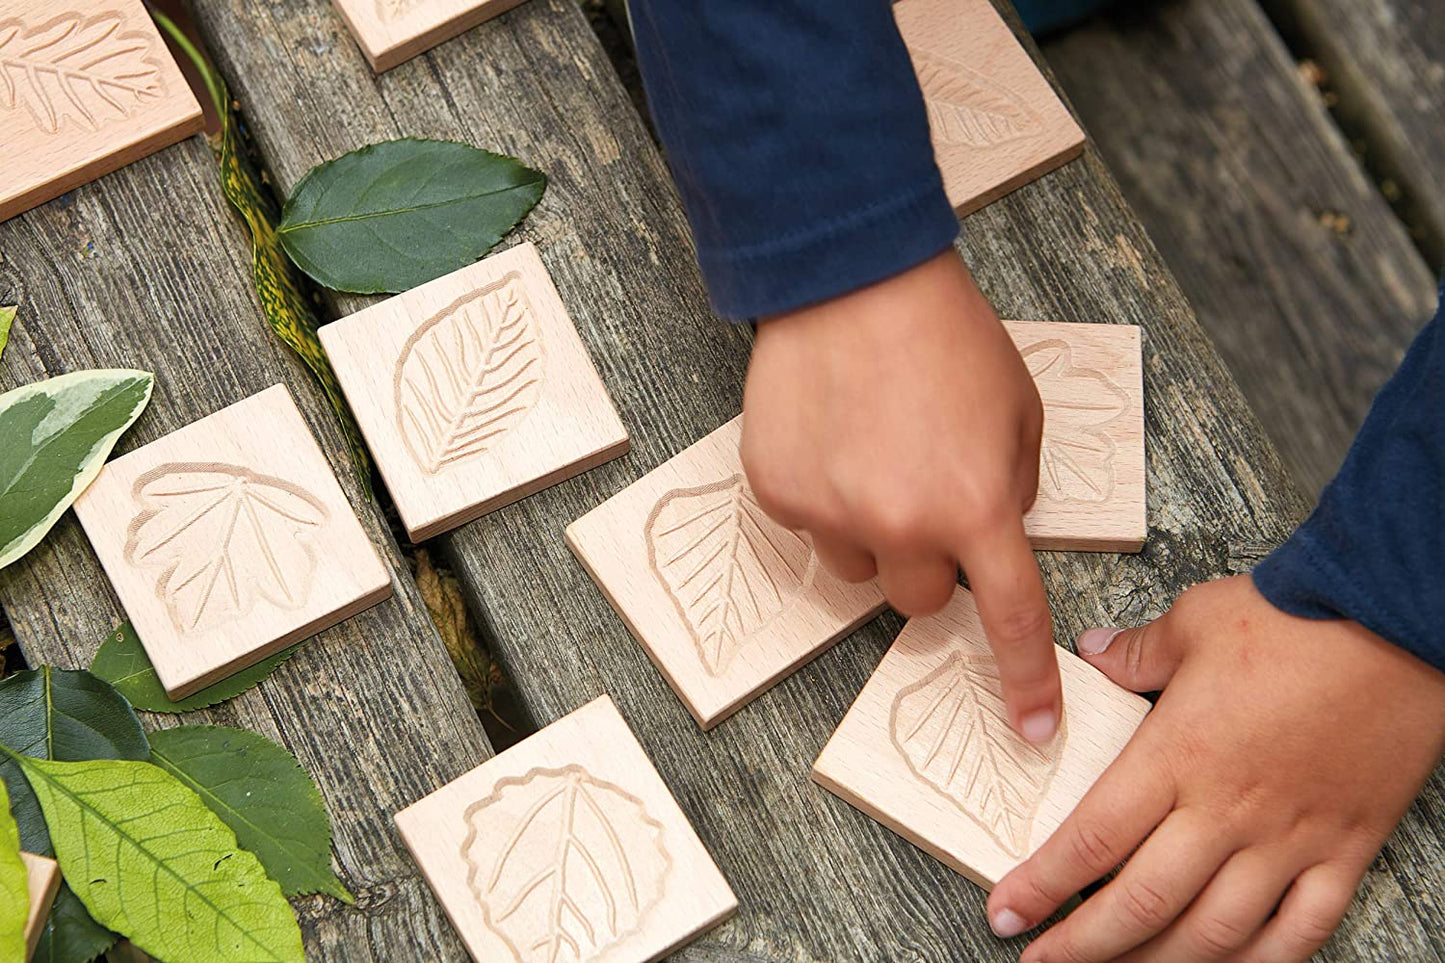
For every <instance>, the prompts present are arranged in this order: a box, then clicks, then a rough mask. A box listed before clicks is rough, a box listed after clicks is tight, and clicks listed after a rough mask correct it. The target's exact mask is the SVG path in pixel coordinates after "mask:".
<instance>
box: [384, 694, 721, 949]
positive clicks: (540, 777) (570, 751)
mask: <svg viewBox="0 0 1445 963" xmlns="http://www.w3.org/2000/svg"><path fill="white" fill-rule="evenodd" d="M396 824H397V828H398V829H399V830H400V832H401V837H402V840H403V841H404V842H405V843H406V846H407V848H408V849H409V850H410V851H411V854H412V857H413V858H414V859H415V860H416V863H417V865H418V867H420V869H421V871H422V875H423V876H425V877H426V879H427V882H428V883H429V884H430V886H431V887H432V890H433V891H434V892H435V893H436V895H437V899H438V900H439V901H440V902H441V904H442V906H443V908H444V909H445V910H446V911H447V915H448V916H449V917H450V918H451V921H452V925H453V926H455V927H456V929H457V932H458V933H459V934H460V935H461V937H462V940H463V942H465V943H466V945H467V949H468V950H469V951H470V952H471V954H472V956H473V958H475V959H477V960H485V961H487V963H492V961H501V960H510V961H514V963H553V961H557V960H572V961H583V960H596V961H609V963H628V961H641V960H652V959H658V958H660V957H661V956H663V955H664V954H666V953H668V952H671V951H672V950H673V949H676V948H677V947H678V946H680V945H681V944H682V943H685V942H687V941H688V940H690V939H692V938H694V937H695V936H697V935H698V934H699V933H701V932H703V931H704V930H706V929H708V928H710V927H712V926H714V925H716V924H717V923H720V922H722V920H724V919H726V918H727V917H728V916H730V915H732V913H733V912H734V910H736V908H737V900H736V898H735V897H734V896H733V894H732V890H731V889H730V888H729V887H728V885H727V881H726V880H724V879H723V877H722V874H721V873H719V872H718V869H717V866H716V865H715V864H714V863H713V861H712V858H711V857H710V856H709V855H708V853H707V851H706V850H705V849H704V848H703V846H702V843H701V842H700V841H699V840H698V838H697V835H696V834H695V833H694V832H693V830H692V827H691V826H690V825H689V824H688V821H687V817H686V816H685V815H684V814H683V813H682V810H680V809H679V808H678V806H677V803H676V801H674V800H673V798H672V796H671V794H670V793H669V792H668V791H667V787H666V786H665V785H663V782H662V780H661V779H660V778H659V777H658V775H657V770H656V769H654V768H653V766H652V762H651V761H650V760H649V759H648V758H647V754H646V753H645V752H644V751H643V749H642V747H641V746H640V745H639V744H638V742H637V739H636V737H635V736H633V734H632V731H631V730H630V729H629V728H628V726H627V723H626V721H625V720H624V719H623V718H622V715H621V714H620V713H619V712H618V711H617V707H616V706H615V705H614V704H613V702H612V700H611V698H609V697H607V696H602V697H601V698H598V699H595V700H593V701H592V702H590V703H588V704H587V705H585V706H583V707H582V708H580V709H578V710H577V711H575V712H573V713H571V714H570V715H568V716H566V717H564V718H562V719H560V720H558V721H557V722H554V723H552V724H551V725H550V726H547V727H546V728H545V729H543V730H542V731H541V732H539V733H537V734H536V735H533V736H531V737H529V738H528V739H526V740H525V741H523V742H522V743H520V744H518V745H516V746H514V747H512V748H511V749H508V750H507V751H506V752H503V753H502V754H500V755H499V756H497V757H496V758H494V759H492V760H490V761H488V762H485V763H483V764H482V765H481V766H478V767H477V768H476V769H473V770H472V771H471V772H469V773H467V774H466V775H464V776H461V777H460V778H458V779H456V780H454V781H453V782H451V783H448V784H447V785H445V786H443V787H442V788H440V789H438V790H436V791H435V792H433V793H432V794H431V795H429V796H427V797H426V798H424V799H422V800H420V801H419V802H417V803H414V804H413V805H411V806H409V807H408V808H406V809H404V810H402V811H401V812H399V813H397V814H396Z"/></svg>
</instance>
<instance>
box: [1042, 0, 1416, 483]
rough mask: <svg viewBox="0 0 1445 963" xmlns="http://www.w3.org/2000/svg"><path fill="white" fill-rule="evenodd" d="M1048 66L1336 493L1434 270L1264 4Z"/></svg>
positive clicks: (1225, 349)
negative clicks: (1302, 73) (1336, 477)
mask: <svg viewBox="0 0 1445 963" xmlns="http://www.w3.org/2000/svg"><path fill="white" fill-rule="evenodd" d="M1047 54H1048V56H1049V61H1050V63H1051V64H1052V65H1053V67H1054V69H1055V70H1056V71H1058V73H1059V77H1060V78H1061V80H1062V82H1063V85H1064V89H1065V90H1066V91H1067V92H1068V94H1069V96H1070V98H1071V99H1072V100H1073V102H1074V103H1075V105H1076V106H1077V107H1078V109H1079V112H1080V113H1081V115H1082V116H1083V118H1084V120H1085V123H1086V126H1087V127H1088V129H1089V133H1090V135H1091V136H1092V137H1093V138H1094V140H1095V142H1096V143H1097V144H1098V145H1099V149H1100V150H1101V151H1102V153H1103V155H1104V157H1105V158H1106V159H1107V160H1108V162H1109V164H1110V167H1111V168H1112V169H1113V170H1114V172H1115V174H1116V175H1117V176H1118V177H1119V179H1120V181H1121V183H1122V185H1123V187H1124V193H1125V196H1126V197H1127V198H1128V199H1129V201H1130V203H1131V204H1132V205H1133V207H1134V209H1135V210H1136V211H1138V212H1139V215H1140V217H1141V218H1142V219H1143V221H1144V223H1145V225H1146V226H1147V227H1148V229H1149V234H1150V236H1151V237H1152V238H1154V240H1155V242H1156V243H1157V244H1158V245H1159V247H1160V249H1161V251H1162V252H1163V254H1164V259H1165V261H1166V262H1167V263H1168V264H1169V265H1170V267H1171V268H1172V269H1173V270H1174V272H1175V273H1176V275H1177V276H1178V278H1179V281H1180V284H1181V285H1182V287H1183V288H1184V291H1185V293H1186V294H1187V295H1188V297H1189V299H1190V301H1191V303H1192V304H1193V305H1194V307H1195V309H1196V310H1197V311H1198V312H1199V315H1200V319H1201V321H1202V322H1203V324H1204V326H1205V329H1206V330H1207V331H1208V332H1209V334H1210V336H1211V337H1212V338H1213V339H1214V342H1215V344H1217V345H1218V346H1219V350H1220V352H1221V353H1222V354H1223V355H1224V357H1225V360H1226V361H1227V362H1228V364H1229V366H1230V369H1231V370H1232V371H1233V372H1234V374H1235V377H1236V378H1238V379H1239V383H1240V385H1241V386H1242V387H1243V388H1244V391H1245V394H1246V396H1247V397H1248V398H1249V400H1250V402H1251V404H1252V405H1253V407H1254V410H1255V411H1256V412H1258V413H1259V416H1260V417H1261V419H1263V421H1264V423H1265V425H1266V427H1267V429H1268V430H1269V432H1270V434H1271V436H1272V437H1273V439H1274V441H1275V443H1276V444H1277V445H1278V446H1279V449H1280V451H1281V452H1282V453H1283V454H1284V455H1285V458H1286V460H1287V462H1288V464H1289V466H1290V468H1291V470H1292V471H1293V472H1294V474H1295V476H1296V477H1297V478H1298V479H1299V481H1300V482H1301V483H1302V484H1303V485H1304V487H1305V489H1306V491H1307V492H1308V493H1311V494H1315V493H1318V492H1319V490H1320V489H1321V488H1322V487H1323V486H1324V484H1325V482H1326V481H1328V480H1329V478H1330V477H1331V476H1333V474H1334V472H1335V470H1336V469H1337V468H1338V467H1339V464H1340V461H1341V460H1342V459H1343V457H1344V453H1345V450H1346V449H1347V448H1348V446H1349V443H1350V440H1351V439H1352V438H1353V436H1354V433H1355V431H1356V429H1357V428H1358V427H1359V425H1360V423H1361V422H1362V421H1363V420H1364V415H1365V412H1366V411H1367V410H1368V408H1369V404H1370V401H1371V399H1372V398H1373V397H1374V393H1375V391H1376V390H1378V388H1379V387H1380V385H1382V384H1383V383H1384V381H1385V379H1386V378H1388V377H1389V375H1390V374H1391V373H1392V372H1393V371H1394V369H1395V366H1396V365H1397V364H1398V363H1399V360H1400V358H1401V356H1402V355H1403V353H1404V349H1405V347H1406V345H1407V344H1408V343H1409V340H1410V338H1411V336H1412V335H1413V333H1414V332H1415V331H1417V330H1418V329H1419V328H1420V326H1421V325H1422V324H1423V323H1424V322H1425V321H1426V320H1427V319H1428V318H1429V316H1430V315H1431V313H1433V309H1434V306H1435V296H1434V295H1435V288H1434V278H1433V277H1432V276H1431V274H1430V271H1429V270H1428V269H1427V268H1426V267H1425V265H1424V262H1423V261H1422V260H1421V259H1420V256H1419V255H1418V254H1417V253H1416V251H1415V249H1414V248H1413V246H1412V245H1411V243H1410V239H1409V238H1408V237H1407V236H1406V233H1405V231H1404V230H1403V229H1402V227H1401V226H1400V224H1399V222H1398V221H1397V220H1395V218H1394V217H1393V216H1392V215H1391V213H1390V211H1389V208H1388V206H1387V205H1386V204H1385V203H1384V201H1383V200H1382V199H1381V198H1380V196H1379V194H1378V193H1377V192H1376V190H1375V188H1374V186H1373V185H1372V184H1371V183H1370V181H1369V179H1368V178H1366V177H1365V176H1364V174H1363V172H1362V171H1361V169H1360V167H1359V165H1358V163H1357V162H1356V160H1355V158H1354V157H1353V156H1352V154H1351V152H1350V149H1349V146H1348V145H1347V144H1346V143H1345V140H1344V138H1343V137H1341V136H1340V133H1339V131H1338V129H1337V128H1336V127H1335V126H1334V124H1333V122H1332V121H1331V120H1330V117H1329V115H1328V114H1327V113H1326V111H1325V109H1324V107H1323V106H1322V105H1321V104H1320V102H1319V98H1318V96H1317V95H1316V93H1315V92H1314V91H1313V90H1311V89H1310V88H1309V87H1308V86H1307V85H1306V84H1305V83H1304V82H1303V80H1301V78H1300V77H1299V75H1298V72H1297V70H1296V69H1295V65H1294V62H1293V60H1292V59H1291V58H1290V56H1289V53H1288V51H1286V50H1285V48H1284V45H1283V44H1282V43H1281V42H1280V40H1279V38H1278V36H1276V35H1275V34H1274V32H1273V31H1272V29H1271V28H1270V25H1269V23H1268V21H1267V20H1266V19H1265V18H1264V16H1263V15H1262V14H1261V13H1260V11H1259V9H1258V7H1257V6H1256V4H1255V2H1254V0H1179V2H1174V3H1164V4H1151V5H1148V6H1147V7H1146V8H1142V9H1140V10H1139V11H1138V12H1134V13H1130V12H1128V11H1124V12H1121V13H1119V14H1116V15H1113V16H1110V17H1107V18H1103V19H1100V20H1095V21H1091V22H1090V24H1089V25H1088V26H1085V27H1083V28H1081V29H1079V30H1076V31H1073V32H1070V33H1068V34H1066V35H1064V36H1063V37H1062V38H1061V39H1059V40H1057V41H1054V42H1052V43H1050V44H1049V45H1048V47H1047ZM1341 218H1343V219H1344V220H1341Z"/></svg>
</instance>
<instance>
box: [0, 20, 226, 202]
mask: <svg viewBox="0 0 1445 963" xmlns="http://www.w3.org/2000/svg"><path fill="white" fill-rule="evenodd" d="M201 123H202V118H201V105H200V104H199V103H197V102H196V98H195V96H194V95H193V94H192V93H191V88H190V87H189V86H187V85H186V81H185V78H184V77H182V76H181V71H180V68H178V67H177V66H176V63H175V61H174V60H172V59H171V55H170V52H169V51H168V50H166V45H165V43H164V42H162V40H161V37H160V34H159V33H158V32H157V31H156V27H155V25H154V24H153V23H152V22H151V19H150V16H149V14H147V13H146V9H145V7H144V6H143V5H142V4H141V3H140V0H0V127H3V130H4V131H5V135H4V136H3V137H0V169H3V170H4V171H5V176H4V178H3V180H0V221H3V220H5V219H7V218H11V217H14V216H15V215H16V214H19V213H20V212H21V211H26V210H29V209H30V208H32V207H34V206H35V205H37V204H41V203H44V202H45V201H48V200H50V199H51V198H52V197H58V196H59V195H61V194H63V193H65V192H66V191H68V190H70V189H71V188H73V187H76V186H78V185H80V184H84V183H85V182H87V181H91V180H94V179H95V178H97V177H100V176H101V175H102V174H107V173H109V172H110V171H113V170H115V169H116V168H119V167H123V166H125V165H126V164H129V163H130V162H131V161H134V160H136V159H137V158H139V157H144V156H145V155H146V154H149V153H152V152H153V151H157V150H160V149H161V148H162V147H167V146H169V145H171V144H174V143H175V142H176V141H178V140H182V139H183V138H186V137H189V136H190V135H192V134H194V133H196V132H197V131H199V130H200V129H201Z"/></svg>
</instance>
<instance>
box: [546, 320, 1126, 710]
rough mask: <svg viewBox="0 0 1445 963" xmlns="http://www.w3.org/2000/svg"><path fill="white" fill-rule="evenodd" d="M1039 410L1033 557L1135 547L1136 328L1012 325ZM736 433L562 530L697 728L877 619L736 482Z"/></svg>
mask: <svg viewBox="0 0 1445 963" xmlns="http://www.w3.org/2000/svg"><path fill="white" fill-rule="evenodd" d="M1007 326H1008V329H1009V333H1010V334H1011V335H1012V336H1013V337H1014V339H1015V341H1016V343H1017V344H1018V345H1019V346H1020V349H1021V350H1022V352H1023V354H1024V359H1025V361H1026V362H1027V363H1028V365H1029V369H1030V370H1031V371H1032V372H1033V373H1034V376H1035V379H1036V382H1037V384H1038V385H1039V389H1040V393H1041V394H1042V396H1043V399H1044V405H1045V418H1044V421H1045V431H1044V447H1043V459H1042V468H1041V472H1040V476H1041V477H1040V486H1039V496H1038V501H1037V502H1036V503H1035V505H1034V508H1033V510H1032V511H1030V512H1029V514H1028V515H1027V516H1026V517H1025V519H1024V521H1025V527H1026V530H1027V531H1028V533H1029V536H1030V538H1031V539H1032V540H1033V542H1034V545H1035V547H1037V548H1041V549H1069V550H1075V551H1137V550H1138V549H1139V548H1140V547H1141V546H1142V545H1143V542H1144V534H1145V519H1144V509H1145V505H1144V440H1143V439H1144V409H1143V380H1142V372H1141V367H1140V354H1139V329H1138V328H1134V327H1127V326H1123V325H1105V324H1056V323H1050V322H1007ZM741 438H742V419H741V417H739V418H735V419H734V420H732V421H730V422H728V423H727V424H726V425H724V426H722V427H721V428H719V429H717V430H716V431H714V432H713V433H712V434H710V435H708V436H707V437H706V438H704V439H702V440H701V441H699V442H697V443H696V444H694V445H692V446H691V447H690V448H688V449H686V450H685V451H683V452H681V453H679V454H678V455H676V456H674V457H673V458H671V459H670V460H668V461H667V462H665V463H664V464H662V465H660V466H658V467H657V468H656V469H654V470H653V471H652V472H650V473H648V474H647V475H645V476H644V477H643V478H641V479H639V480H638V481H636V482H635V483H633V484H632V485H631V486H629V487H628V488H626V489H624V490H623V491H621V492H619V493H618V494H616V495H614V496H613V497H612V498H610V499H608V500H607V501H606V502H604V503H603V504H601V505H599V506H598V507H597V508H595V509H593V510H592V511H591V512H588V513H587V514H586V515H584V516H583V517H582V518H580V519H578V520H577V521H575V522H573V523H572V524H571V525H570V526H568V528H567V544H568V545H569V546H570V547H571V548H572V551H573V553H575V554H576V556H577V558H578V559H579V560H580V561H581V562H582V564H583V566H584V567H585V568H586V569H587V572H588V574H590V575H591V576H592V578H593V580H594V581H596V582H597V584H598V585H599V586H600V587H601V589H602V591H603V593H604V594H605V595H606V596H607V599H608V601H609V602H611V603H612V607H613V608H614V609H616V611H617V613H618V614H619V615H620V616H621V617H622V620H623V621H624V622H625V623H626V624H627V627H628V629H629V630H631V632H632V634H633V635H634V636H636V637H637V639H638V641H639V642H641V643H642V646H643V648H644V649H646V651H647V654H648V655H649V656H650V657H651V658H652V661H653V662H654V663H655V664H656V665H657V667H658V669H659V670H660V671H661V672H662V674H663V676H664V677H665V678H666V679H667V681H668V683H669V684H670V685H671V686H672V687H673V689H674V690H675V691H676V692H677V694H678V697H679V698H681V699H682V701H683V704H685V705H686V706H687V708H688V711H690V712H691V713H692V714H693V716H694V718H696V719H697V721H698V723H699V724H701V725H702V727H703V728H704V729H707V728H711V727H712V726H714V725H716V724H717V723H719V722H721V721H722V720H723V719H725V718H727V717H728V716H729V715H730V714H732V713H733V712H735V711H737V710H738V709H739V708H741V707H742V706H744V705H746V704H747V703H748V702H749V701H751V700H752V699H754V698H756V697H757V696H758V695H760V694H762V693H763V692H764V691H766V690H767V689H768V688H769V687H770V686H772V685H773V684H774V683H776V682H778V681H779V680H780V679H782V678H784V677H785V676H787V675H788V674H789V673H790V672H792V671H793V670H794V669H796V668H797V667H798V666H800V665H802V664H803V663H804V662H807V661H808V660H809V659H812V658H813V657H815V656H817V655H818V654H819V653H821V652H823V651H824V650H825V649H827V648H828V647H829V646H830V645H832V644H833V643H834V642H836V641H837V640H838V639H840V638H842V637H843V636H845V635H847V634H848V633H849V632H851V631H852V630H853V629H854V628H856V627H857V626H859V625H861V624H862V623H864V622H866V621H868V620H869V619H871V618H872V617H873V616H874V615H876V614H877V613H878V612H880V611H881V610H882V609H883V605H884V603H883V596H882V593H881V592H880V591H879V589H878V588H877V587H876V586H875V585H873V584H871V583H870V584H866V585H849V584H847V583H845V582H841V581H839V580H838V579H836V578H834V577H832V576H831V575H829V574H828V573H827V571H825V570H824V569H822V568H820V567H819V565H818V562H817V559H816V558H815V557H814V555H813V551H812V545H811V542H810V541H809V540H808V539H807V537H806V536H802V535H798V534H795V533H793V532H790V531H788V530H787V529H784V528H782V527H781V526H778V525H775V524H774V523H773V522H772V521H771V520H770V519H769V518H768V517H767V516H766V515H765V514H764V513H763V512H762V510H761V509H760V508H759V507H758V504H757V502H756V500H754V498H753V495H752V492H751V490H750V489H749V488H748V487H747V482H746V479H745V478H744V476H743V468H742V460H741V458H740V457H739V454H738V443H739V441H740V440H741Z"/></svg>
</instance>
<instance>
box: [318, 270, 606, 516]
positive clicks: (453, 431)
mask: <svg viewBox="0 0 1445 963" xmlns="http://www.w3.org/2000/svg"><path fill="white" fill-rule="evenodd" d="M320 334H321V343H322V344H323V345H324V346H325V347H326V353H327V355H328V356H329V357H330V358H331V363H332V366H333V367H334V368H335V369H336V377H337V379H338V380H339V381H340V382H341V388H342V391H344V392H345V394H346V399H347V401H348V402H350V404H351V408H352V411H353V412H354V413H355V414H356V420H357V423H358V424H359V425H360V426H361V431H362V434H363V435H365V437H366V443H367V445H368V446H369V447H370V448H371V451H372V454H373V455H375V457H376V463H377V467H378V468H379V469H380V470H381V475H382V478H384V479H385V480H386V486H387V488H388V490H389V491H390V492H391V496H392V499H393V500H394V501H395V502H396V507H397V512H398V514H400V515H401V520H402V523H403V524H404V525H405V526H406V530H407V534H408V535H409V536H410V537H411V539H412V541H414V542H419V541H421V540H423V539H426V538H430V537H431V536H433V535H436V534H438V533H440V532H443V531H446V530H447V529H449V528H454V527H456V526H457V525H461V524H463V523H465V522H468V521H471V520H472V519H473V518H477V517H478V516H480V515H484V514H486V513H487V512H489V511H493V510H495V509H497V508H501V507H502V506H503V505H507V504H509V503H511V502H513V501H516V500H517V499H519V498H523V497H525V496H527V495H530V494H532V493H533V492H536V491H538V490H540V489H542V488H545V487H547V486H548V485H553V484H556V483H557V482H560V481H563V480H565V479H567V478H570V477H572V476H573V475H575V474H578V473H579V472H582V471H586V470H587V469H588V468H592V467H594V466H596V465H599V464H601V463H602V462H604V461H607V460H608V459H610V458H615V457H617V456H618V455H620V454H622V453H623V452H624V451H626V450H627V430H626V429H625V428H624V427H623V426H622V421H621V419H619V418H618V416H617V410H616V409H615V408H614V407H613V405H612V400H611V399H610V398H609V397H608V396H607V389H606V388H605V387H603V384H602V380H601V378H599V377H598V375H597V369H596V368H595V367H594V366H593V364H592V359H591V358H590V357H589V356H588V354H587V349H586V348H585V347H584V346H583V345H582V340H581V339H580V338H579V337H578V336H577V329H576V328H575V327H574V326H573V325H572V320H571V318H570V317H568V315H567V309H566V307H565V306H564V305H563V304H562V299H561V297H560V295H558V293H557V289H556V288H555V287H554V286H553V284H552V280H551V278H550V277H549V276H548V274H547V269H546V267H545V266H544V265H543V264H542V259H541V257H540V256H539V255H538V254H537V249H536V247H534V246H533V245H531V244H519V245H517V246H516V247H513V248H511V249H509V250H506V251H503V252H502V253H500V254H494V255H492V256H491V257H489V258H486V259H485V260H482V261H479V262H477V263H476V264H471V265H468V266H467V267H464V268H462V269H461V270H459V271H454V272H452V273H451V274H448V275H446V276H445V277H441V278H437V279H436V280H435V281H431V282H429V283H427V284H423V285H422V286H421V287H418V288H413V289H412V290H410V291H408V292H406V293H405V294H400V295H398V296H396V297H394V298H390V299H388V300H386V301H383V302H381V303H380V304H375V305H373V306H371V307H369V308H366V309H365V310H363V311H359V312H357V313H356V314H353V315H351V316H350V317H347V318H343V319H342V320H340V321H336V322H334V323H332V324H328V325H326V326H325V327H323V328H322V329H321V332H320Z"/></svg>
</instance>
